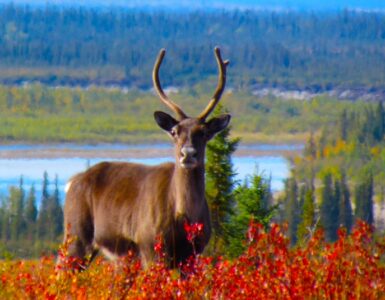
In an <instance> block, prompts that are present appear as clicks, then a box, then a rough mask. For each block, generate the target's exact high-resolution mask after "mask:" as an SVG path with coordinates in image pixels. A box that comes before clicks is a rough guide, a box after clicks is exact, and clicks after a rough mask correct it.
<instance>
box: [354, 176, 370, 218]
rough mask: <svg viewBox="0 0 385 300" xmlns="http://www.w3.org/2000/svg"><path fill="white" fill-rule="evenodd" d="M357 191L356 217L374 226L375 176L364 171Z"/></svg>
mask: <svg viewBox="0 0 385 300" xmlns="http://www.w3.org/2000/svg"><path fill="white" fill-rule="evenodd" d="M360 177H361V178H360V179H359V182H358V183H357V185H356V189H355V201H356V209H355V217H356V219H361V220H363V221H365V222H367V223H368V224H373V222H374V216H373V174H372V172H371V171H370V170H366V169H365V170H364V171H363V173H362V174H361V176H360Z"/></svg>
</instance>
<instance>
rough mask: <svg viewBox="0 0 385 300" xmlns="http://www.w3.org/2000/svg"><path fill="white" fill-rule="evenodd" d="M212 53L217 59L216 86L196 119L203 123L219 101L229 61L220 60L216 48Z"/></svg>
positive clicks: (218, 51) (219, 54)
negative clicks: (212, 94)
mask: <svg viewBox="0 0 385 300" xmlns="http://www.w3.org/2000/svg"><path fill="white" fill-rule="evenodd" d="M214 52H215V57H216V59H217V63H218V69H219V76H218V85H217V89H216V90H215V93H214V96H213V97H212V98H211V100H210V102H209V104H208V105H207V107H206V109H205V110H204V111H203V112H202V113H201V114H200V115H199V117H198V119H201V120H202V121H204V120H205V119H206V118H207V116H208V115H209V114H210V113H211V112H212V111H213V109H214V108H215V106H216V105H217V103H218V102H219V100H220V99H221V95H222V93H223V90H224V89H225V85H226V67H227V65H228V64H229V61H228V60H225V61H223V60H222V57H221V51H220V50H219V48H218V47H215V49H214Z"/></svg>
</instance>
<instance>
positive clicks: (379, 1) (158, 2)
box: [0, 0, 385, 10]
mask: <svg viewBox="0 0 385 300" xmlns="http://www.w3.org/2000/svg"><path fill="white" fill-rule="evenodd" d="M9 2H11V1H10V0H0V3H9ZM12 2H13V3H18V4H19V3H21V4H30V5H44V4H46V3H49V4H56V5H69V6H73V5H83V6H124V7H142V8H143V7H148V8H170V9H178V8H185V9H188V8H190V9H205V8H222V9H223V8H224V9H276V10H287V9H294V10H340V9H344V8H350V9H357V10H385V0H13V1H12Z"/></svg>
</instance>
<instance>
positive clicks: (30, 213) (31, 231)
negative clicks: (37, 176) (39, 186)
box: [24, 185, 37, 241]
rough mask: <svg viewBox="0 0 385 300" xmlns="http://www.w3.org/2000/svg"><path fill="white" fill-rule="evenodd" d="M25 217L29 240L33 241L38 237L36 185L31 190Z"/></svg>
mask: <svg viewBox="0 0 385 300" xmlns="http://www.w3.org/2000/svg"><path fill="white" fill-rule="evenodd" d="M24 215H25V222H26V227H27V230H26V232H27V239H28V240H30V241H31V240H33V239H34V238H35V237H36V236H35V232H36V221H37V206H36V196H35V187H34V185H32V186H31V189H30V190H29V193H28V197H27V201H26V206H25V213H24Z"/></svg>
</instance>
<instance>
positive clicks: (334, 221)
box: [320, 172, 340, 241]
mask: <svg viewBox="0 0 385 300" xmlns="http://www.w3.org/2000/svg"><path fill="white" fill-rule="evenodd" d="M322 183H323V187H322V194H321V207H320V223H321V226H322V227H323V229H324V230H325V237H326V240H328V241H335V240H336V239H337V229H338V215H339V199H336V196H337V197H339V195H340V189H339V187H337V186H334V188H333V178H332V174H331V173H329V172H328V173H326V174H325V175H324V176H323V178H322Z"/></svg>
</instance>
